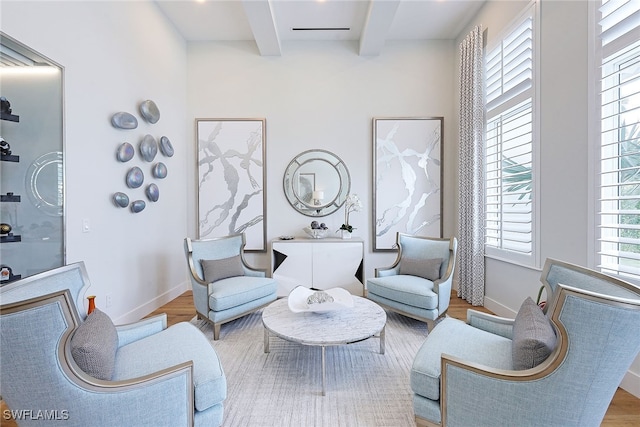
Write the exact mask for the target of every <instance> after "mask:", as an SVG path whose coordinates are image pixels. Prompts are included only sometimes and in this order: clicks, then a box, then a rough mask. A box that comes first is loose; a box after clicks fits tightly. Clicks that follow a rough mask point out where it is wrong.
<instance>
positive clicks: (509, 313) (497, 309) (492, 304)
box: [484, 296, 518, 319]
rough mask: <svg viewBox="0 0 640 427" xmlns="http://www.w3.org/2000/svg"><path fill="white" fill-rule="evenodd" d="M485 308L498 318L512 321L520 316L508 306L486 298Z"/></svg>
mask: <svg viewBox="0 0 640 427" xmlns="http://www.w3.org/2000/svg"><path fill="white" fill-rule="evenodd" d="M484 308H486V309H488V310H491V311H492V312H493V313H494V314H495V315H496V316H500V317H507V318H510V319H514V318H515V317H516V314H518V312H517V311H513V310H511V309H510V308H509V307H507V306H506V305H502V304H500V303H499V302H497V301H496V300H493V299H491V298H488V297H486V296H485V297H484Z"/></svg>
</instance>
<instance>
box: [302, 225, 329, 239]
mask: <svg viewBox="0 0 640 427" xmlns="http://www.w3.org/2000/svg"><path fill="white" fill-rule="evenodd" d="M303 230H304V232H305V233H307V234H308V235H309V237H311V238H312V239H324V238H325V237H327V236H328V235H329V229H328V228H327V229H325V230H323V229H321V228H311V227H305V228H303Z"/></svg>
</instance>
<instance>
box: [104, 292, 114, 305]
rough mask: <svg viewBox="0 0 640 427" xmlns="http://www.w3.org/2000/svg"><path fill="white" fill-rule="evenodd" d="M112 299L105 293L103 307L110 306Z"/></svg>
mask: <svg viewBox="0 0 640 427" xmlns="http://www.w3.org/2000/svg"><path fill="white" fill-rule="evenodd" d="M112 302H113V301H112V300H111V294H106V295H105V296H104V308H109V307H111V303H112Z"/></svg>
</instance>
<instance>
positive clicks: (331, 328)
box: [262, 296, 387, 396]
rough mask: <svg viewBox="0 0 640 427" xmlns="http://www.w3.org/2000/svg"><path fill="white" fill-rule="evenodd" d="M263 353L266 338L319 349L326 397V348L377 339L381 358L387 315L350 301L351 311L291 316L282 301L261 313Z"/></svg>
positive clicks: (368, 303) (362, 302) (363, 302)
mask: <svg viewBox="0 0 640 427" xmlns="http://www.w3.org/2000/svg"><path fill="white" fill-rule="evenodd" d="M262 323H263V324H264V352H265V353H269V335H270V334H272V335H275V336H277V337H280V338H282V339H284V340H287V341H291V342H296V343H299V344H303V345H311V346H318V347H322V395H323V396H324V395H325V378H326V377H325V372H326V369H325V348H326V347H327V346H333V345H343V344H351V343H355V342H358V341H363V340H366V339H368V338H371V337H373V336H379V337H380V354H384V328H385V325H386V323H387V314H386V313H385V311H384V310H383V309H382V307H380V306H379V305H378V304H376V303H374V302H373V301H370V300H368V299H366V298H362V297H357V296H354V297H353V307H352V308H344V309H342V310H335V311H330V312H326V313H314V312H302V313H294V312H292V311H291V310H290V309H289V306H288V302H287V298H281V299H279V300H276V301H275V302H273V303H271V304H270V305H269V306H267V307H265V309H264V310H263V311H262Z"/></svg>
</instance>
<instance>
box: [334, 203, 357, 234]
mask: <svg viewBox="0 0 640 427" xmlns="http://www.w3.org/2000/svg"><path fill="white" fill-rule="evenodd" d="M361 209H362V202H361V201H360V199H359V198H358V195H357V194H349V196H347V201H346V202H344V224H342V225H341V226H340V229H339V230H338V231H340V230H346V231H348V232H349V233H352V232H353V230H355V228H354V227H352V226H351V225H350V224H349V214H350V213H351V212H360V210H361Z"/></svg>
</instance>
